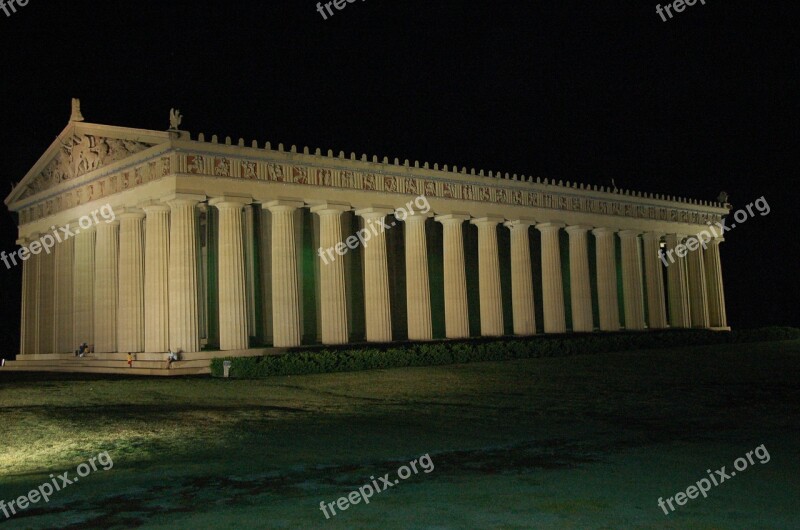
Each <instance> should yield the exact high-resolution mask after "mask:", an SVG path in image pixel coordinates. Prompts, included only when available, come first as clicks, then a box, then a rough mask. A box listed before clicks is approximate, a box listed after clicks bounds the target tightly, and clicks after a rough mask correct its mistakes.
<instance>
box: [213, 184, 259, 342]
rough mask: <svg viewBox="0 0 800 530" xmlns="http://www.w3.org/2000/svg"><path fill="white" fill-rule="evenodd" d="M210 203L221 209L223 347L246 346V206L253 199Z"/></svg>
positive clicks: (229, 199)
mask: <svg viewBox="0 0 800 530" xmlns="http://www.w3.org/2000/svg"><path fill="white" fill-rule="evenodd" d="M208 203H209V205H211V206H216V207H217V210H219V276H218V289H217V292H218V293H219V348H220V349H221V350H246V349H247V347H248V346H249V343H248V342H249V341H248V336H249V334H248V330H247V295H246V293H245V271H244V238H243V232H242V228H243V227H242V208H243V207H244V205H245V204H249V203H250V199H245V198H242V197H215V198H213V199H211V200H210V201H208Z"/></svg>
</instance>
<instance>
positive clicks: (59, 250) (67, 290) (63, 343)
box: [53, 238, 77, 353]
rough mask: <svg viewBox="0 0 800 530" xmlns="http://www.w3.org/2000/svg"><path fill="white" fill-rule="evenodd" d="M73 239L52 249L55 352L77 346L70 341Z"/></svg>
mask: <svg viewBox="0 0 800 530" xmlns="http://www.w3.org/2000/svg"><path fill="white" fill-rule="evenodd" d="M74 245H75V239H74V238H68V239H65V240H62V241H61V242H60V243H57V244H56V246H55V247H54V248H53V252H54V253H55V260H56V276H55V282H56V285H55V303H54V306H55V317H56V323H55V328H56V340H55V342H56V343H55V351H57V352H60V353H70V352H72V351H74V350H75V348H76V346H77V344H73V340H72V315H73V309H72V281H73V274H74V272H73V259H74V249H75V247H74Z"/></svg>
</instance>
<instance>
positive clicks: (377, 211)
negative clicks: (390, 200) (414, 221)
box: [354, 206, 394, 219]
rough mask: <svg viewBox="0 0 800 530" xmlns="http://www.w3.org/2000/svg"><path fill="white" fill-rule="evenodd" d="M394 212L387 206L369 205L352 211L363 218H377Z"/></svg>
mask: <svg viewBox="0 0 800 530" xmlns="http://www.w3.org/2000/svg"><path fill="white" fill-rule="evenodd" d="M393 212H394V208H389V207H388V206H370V207H368V208H359V209H358V210H356V211H355V212H354V213H355V214H356V215H357V216H359V217H364V218H373V219H374V218H377V217H385V216H387V215H389V214H390V213H393Z"/></svg>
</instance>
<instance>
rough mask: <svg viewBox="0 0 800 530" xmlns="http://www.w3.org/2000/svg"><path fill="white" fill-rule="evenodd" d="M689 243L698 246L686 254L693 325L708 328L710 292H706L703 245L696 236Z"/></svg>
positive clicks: (690, 311)
mask: <svg viewBox="0 0 800 530" xmlns="http://www.w3.org/2000/svg"><path fill="white" fill-rule="evenodd" d="M687 243H688V244H689V245H691V246H692V247H694V246H695V245H698V246H697V248H694V249H691V248H690V250H689V254H687V256H686V261H687V265H688V267H687V269H688V271H687V272H688V277H689V308H690V309H689V313H690V316H691V319H692V327H695V328H708V327H710V325H709V318H708V294H707V292H706V271H705V267H704V265H703V261H704V260H703V247H700V246H699V244H700V242H699V241H698V240H697V238H695V237H691V238H689V240H688V241H687Z"/></svg>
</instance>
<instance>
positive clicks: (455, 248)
mask: <svg viewBox="0 0 800 530" xmlns="http://www.w3.org/2000/svg"><path fill="white" fill-rule="evenodd" d="M435 219H436V221H438V222H440V223H442V227H443V239H444V252H443V255H442V257H443V261H444V319H445V335H446V337H447V338H448V339H462V338H466V337H469V313H468V308H467V274H466V264H465V262H464V232H463V227H462V224H463V222H464V221H466V220H467V219H469V216H468V215H456V214H448V215H439V216H437V217H435Z"/></svg>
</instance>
